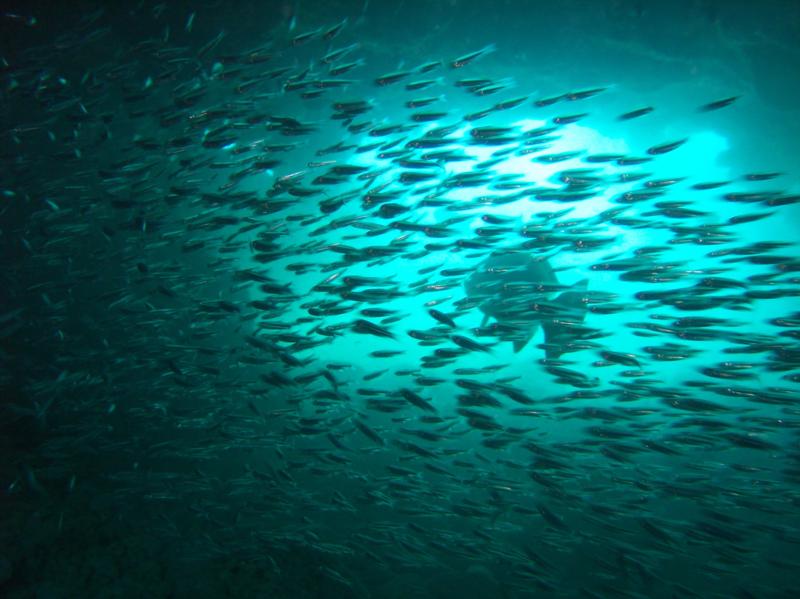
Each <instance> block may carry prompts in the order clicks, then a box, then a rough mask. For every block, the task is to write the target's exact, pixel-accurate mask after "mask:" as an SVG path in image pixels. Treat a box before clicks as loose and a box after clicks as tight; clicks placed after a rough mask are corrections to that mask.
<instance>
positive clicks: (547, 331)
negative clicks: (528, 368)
mask: <svg viewBox="0 0 800 599" xmlns="http://www.w3.org/2000/svg"><path fill="white" fill-rule="evenodd" d="M465 289H466V292H467V296H468V297H469V298H470V299H471V300H476V301H478V302H479V303H478V307H479V309H480V310H481V312H483V315H484V316H483V322H482V323H481V329H485V328H486V327H487V326H488V327H489V328H490V329H495V330H497V331H498V332H499V333H500V334H501V335H502V338H503V339H506V340H510V341H511V342H512V343H513V344H514V352H519V351H521V350H522V349H523V348H524V347H525V346H526V345H527V344H528V342H529V341H530V340H531V338H532V337H533V336H534V335H535V334H536V331H537V330H538V328H539V326H541V327H542V329H543V331H544V337H545V343H544V347H545V352H546V355H547V357H548V358H557V357H558V356H560V355H561V354H562V353H564V352H563V351H562V346H563V344H564V343H566V342H568V341H569V340H570V339H571V338H572V332H573V327H574V326H575V325H576V324H578V323H581V322H583V320H584V317H585V316H586V305H585V303H584V295H585V293H584V292H585V290H586V281H585V280H584V281H581V282H579V283H577V284H576V285H574V286H571V287H567V286H564V285H561V284H560V283H559V281H558V278H557V277H556V273H555V271H554V270H553V267H552V266H551V265H550V263H549V262H548V260H547V259H546V258H545V257H543V256H534V255H531V254H530V253H527V252H517V251H513V250H499V251H495V252H492V253H491V254H490V255H489V257H488V258H487V259H486V260H484V261H483V262H482V263H481V264H480V265H479V266H478V268H477V269H476V270H475V272H474V273H472V275H471V276H470V277H469V278H468V279H467V281H466V283H465ZM492 319H493V320H494V321H495V322H494V323H493V324H491V325H490V324H489V322H490V320H492Z"/></svg>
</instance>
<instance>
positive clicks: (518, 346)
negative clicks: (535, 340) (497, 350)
mask: <svg viewBox="0 0 800 599" xmlns="http://www.w3.org/2000/svg"><path fill="white" fill-rule="evenodd" d="M530 340H531V338H530V337H528V338H527V339H517V340H515V341H514V353H515V354H518V353H519V352H520V351H522V349H523V348H524V347H525V346H526V345H528V341H530Z"/></svg>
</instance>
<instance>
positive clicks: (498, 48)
mask: <svg viewBox="0 0 800 599" xmlns="http://www.w3.org/2000/svg"><path fill="white" fill-rule="evenodd" d="M148 6H149V5H148ZM163 6H164V5H155V7H150V10H152V11H153V12H154V13H156V12H158V11H159V10H163ZM159 7H161V8H159ZM198 14H199V15H200V16H198V17H197V18H196V15H195V13H194V12H191V13H190V14H187V15H186V17H185V20H184V21H183V27H182V28H181V29H180V30H174V29H173V30H170V29H169V28H165V29H163V30H161V31H157V32H156V33H155V34H153V32H147V33H146V34H145V33H144V32H141V33H140V34H131V36H129V37H128V38H127V39H125V40H116V41H114V40H112V28H111V27H110V26H109V25H107V24H106V23H105V13H104V11H102V10H99V11H97V12H94V13H86V14H83V15H82V16H81V17H80V19H79V22H78V24H77V25H76V26H75V27H74V28H72V29H70V30H69V31H68V32H67V33H63V34H60V35H59V36H57V37H56V38H55V39H52V40H50V41H49V43H47V44H44V45H31V46H30V47H23V48H16V49H15V50H14V51H13V52H12V51H9V52H6V54H5V56H4V57H3V58H2V64H0V87H2V99H3V100H2V101H3V116H2V130H1V131H0V137H1V138H2V158H3V164H4V169H3V170H4V172H3V173H2V175H0V195H1V196H2V204H0V225H1V226H2V230H1V231H0V243H2V252H3V255H2V258H0V260H1V261H2V269H0V277H2V279H1V280H2V287H3V289H2V295H1V296H0V297H2V298H3V302H2V305H0V343H2V345H0V355H2V358H3V360H2V362H3V367H2V369H0V385H1V386H2V389H3V390H4V391H3V398H2V400H0V410H2V420H3V429H2V435H3V437H4V438H5V440H4V441H3V446H2V448H0V449H2V451H3V453H4V454H5V455H7V456H9V459H5V460H4V462H5V463H4V464H3V465H2V466H0V476H2V483H3V494H4V501H5V503H6V505H7V506H8V509H7V510H5V511H6V514H5V515H4V516H2V522H3V526H2V529H3V530H4V532H2V533H1V534H0V540H2V541H3V546H4V547H5V548H4V549H2V550H0V566H2V567H0V570H3V571H5V570H7V572H8V573H7V574H2V576H0V590H2V589H3V587H4V586H5V587H6V588H5V591H6V592H7V593H8V596H13V592H19V591H18V589H19V588H23V587H26V585H31V584H33V582H34V581H35V574H33V571H34V570H35V569H37V568H40V567H41V568H45V570H43V571H45V572H49V574H48V576H50V578H57V577H58V574H57V572H59V570H58V569H57V567H56V566H53V565H52V563H53V561H56V562H57V561H58V559H56V558H51V560H52V561H51V562H50V564H51V565H50V566H48V567H49V568H50V570H47V569H46V568H47V567H45V566H34V565H33V564H35V563H36V562H35V560H36V559H37V558H35V557H32V556H34V555H38V553H37V552H41V551H42V547H44V548H47V550H49V551H52V552H53V553H54V554H56V555H61V554H62V552H65V551H67V549H65V547H72V549H70V551H72V552H73V553H74V552H75V551H79V549H76V547H84V546H90V547H91V546H93V545H95V544H97V543H102V542H103V541H101V540H98V537H99V536H101V535H106V537H110V538H112V539H113V538H117V537H118V536H125V535H132V534H135V533H134V532H133V531H137V530H139V531H140V532H139V533H138V534H145V533H143V532H141V531H145V530H146V531H147V533H146V534H147V535H149V538H152V539H153V542H152V545H151V547H150V549H149V551H150V554H149V556H150V558H148V553H147V552H144V553H142V554H140V555H139V557H137V559H135V560H134V559H132V558H131V556H132V555H136V554H135V553H132V552H135V550H134V549H131V548H129V549H128V552H129V553H128V554H126V553H125V552H121V553H118V554H114V555H113V556H112V557H109V558H108V563H106V565H105V566H104V567H103V568H102V569H101V568H97V569H96V570H95V569H92V568H90V567H89V566H87V565H86V561H85V560H77V562H79V563H77V564H76V562H75V561H72V562H65V563H68V564H69V566H65V568H66V567H68V568H70V569H71V570H72V571H74V572H75V573H76V574H75V575H74V576H75V578H74V581H73V583H74V584H77V585H79V586H80V585H87V586H88V585H92V584H95V583H97V581H98V580H100V581H105V582H101V583H100V584H108V585H121V584H123V582H120V581H121V580H127V582H125V583H124V584H130V585H136V584H142V585H145V586H147V587H148V588H150V589H157V590H155V591H154V594H153V595H151V596H181V595H180V592H179V590H176V588H175V584H177V583H175V581H174V580H173V579H172V577H173V574H171V573H170V572H171V571H173V572H174V571H180V568H186V571H187V572H188V571H190V569H191V568H195V567H196V568H198V570H201V569H203V568H213V567H218V568H219V567H221V566H220V564H223V565H224V567H226V568H228V569H232V568H234V569H233V570H230V571H231V572H236V573H237V574H236V576H239V577H240V579H241V580H242V581H246V582H241V583H239V584H242V585H245V586H242V587H237V586H235V585H236V584H237V583H235V582H229V583H226V584H229V585H231V586H229V587H228V591H227V592H228V593H229V594H228V595H227V596H242V597H244V596H273V597H282V596H289V595H290V594H291V595H293V596H295V597H306V596H308V597H312V596H313V597H356V598H362V597H375V598H382V597H389V598H391V597H449V596H459V597H469V596H481V595H482V594H483V593H488V594H484V595H482V596H487V597H488V596H495V597H508V598H516V597H550V596H554V597H556V596H558V597H561V596H564V597H586V598H595V597H597V598H599V597H682V598H683V597H686V598H689V597H703V598H706V597H740V598H749V597H773V596H774V597H779V596H781V597H788V596H800V586H798V583H797V582H796V581H792V573H793V572H796V571H797V570H798V569H799V568H800V558H798V550H800V517H799V515H800V492H798V483H800V436H799V435H798V430H800V385H799V384H798V383H800V304H797V303H796V302H797V300H796V298H797V297H798V296H799V295H800V276H799V275H798V273H800V254H798V251H797V243H796V240H793V239H778V238H776V237H775V236H774V235H773V233H772V226H773V225H774V224H775V223H778V222H786V221H785V219H792V218H796V217H797V215H798V208H797V206H798V204H800V194H798V193H793V192H792V191H791V188H792V185H795V186H796V184H797V180H796V176H797V173H784V172H778V171H774V172H764V171H761V170H757V171H754V172H742V173H738V174H736V175H735V176H732V177H731V178H730V179H728V180H708V179H707V178H706V177H705V176H704V173H703V172H692V170H691V165H688V168H684V169H683V170H681V171H680V172H675V170H674V167H672V168H667V169H665V168H664V167H662V164H674V163H667V162H665V161H666V160H668V159H670V158H673V157H675V156H680V153H681V152H688V151H689V150H690V149H691V148H692V144H693V143H694V142H695V140H693V137H692V131H691V130H687V131H686V132H685V134H684V135H678V136H675V137H672V138H655V139H651V140H650V141H649V142H647V143H644V144H641V146H638V145H637V147H636V149H635V151H630V152H595V151H592V150H590V149H588V148H587V147H583V146H581V145H579V144H578V143H576V142H571V141H570V140H571V139H574V137H571V136H573V135H574V134H575V132H580V131H585V128H587V127H592V126H593V122H594V119H595V115H596V114H597V113H598V112H600V113H602V112H603V110H604V108H603V106H604V101H605V100H604V98H606V97H607V96H610V95H614V94H619V93H620V92H619V90H616V89H614V86H613V84H608V83H604V84H603V85H592V82H589V85H587V86H586V87H584V88H580V89H562V90H546V91H539V90H538V89H537V87H538V86H537V84H536V82H535V81H533V82H531V81H526V82H525V84H522V83H519V82H514V80H513V79H512V78H511V77H508V78H506V77H500V78H498V77H497V76H496V75H495V74H496V72H497V67H496V66H493V68H492V69H488V68H487V67H485V66H483V65H487V64H492V65H497V64H501V65H502V64H503V63H502V60H503V56H502V54H503V49H502V43H501V41H499V40H498V41H497V42H496V44H497V45H495V44H493V43H490V42H491V40H487V43H486V44H485V45H483V46H480V47H475V48H463V47H457V48H456V49H455V51H453V48H452V47H450V46H448V45H443V46H442V50H441V56H436V57H429V60H425V61H420V62H419V63H413V64H412V63H411V61H404V62H402V63H400V66H399V67H397V68H396V69H394V70H391V69H383V68H381V67H379V66H378V67H376V66H373V64H372V62H371V60H370V55H369V52H368V44H367V43H366V41H365V40H363V39H361V38H359V36H358V35H357V31H359V30H357V29H356V28H355V27H354V24H353V23H352V19H342V20H339V21H336V22H330V23H325V24H319V26H315V27H313V28H310V29H308V30H303V29H298V28H295V24H294V22H292V24H291V27H289V28H288V31H287V28H283V29H280V30H276V31H273V32H272V33H271V34H270V35H269V37H268V38H265V39H264V41H263V43H262V44H260V45H257V46H255V47H250V46H246V47H243V46H242V45H241V43H239V42H237V41H236V39H234V38H235V36H233V35H229V34H228V33H227V32H226V31H224V30H222V31H219V32H218V34H216V35H214V36H212V37H209V38H204V39H202V40H199V39H198V36H197V28H198V20H199V19H200V18H201V17H202V16H204V15H202V13H201V12H198ZM205 17H206V19H208V18H210V17H209V16H208V15H205ZM8 19H12V20H13V22H14V24H15V25H17V26H18V27H20V28H24V27H30V28H34V27H36V26H38V25H37V23H36V22H35V20H34V21H33V22H31V19H30V18H28V17H24V16H19V15H12V16H9V14H6V20H8ZM193 30H194V31H193ZM106 48H108V49H107V50H106ZM490 61H494V62H490ZM484 69H485V70H487V71H490V72H491V74H486V73H485V72H484ZM524 85H530V86H531V89H525V88H524ZM744 100H745V98H740V97H739V95H738V94H737V93H736V92H735V91H734V92H732V93H731V94H730V95H727V96H724V97H720V98H714V97H712V98H707V99H705V100H704V101H703V102H699V103H698V104H697V106H696V107H695V112H694V114H693V115H692V116H693V118H696V119H708V122H709V123H711V124H712V125H713V120H712V119H713V118H715V116H716V115H717V114H718V112H717V111H720V113H719V114H721V113H722V112H721V111H736V110H739V108H740V105H741V103H742V102H743V101H744ZM612 116H613V118H612V119H611V120H610V122H612V123H617V124H619V125H620V126H623V125H624V126H625V127H635V126H636V125H637V124H638V123H640V122H641V123H644V122H645V121H647V120H651V119H658V118H659V106H641V105H630V107H629V109H628V110H626V111H624V112H620V113H619V114H614V115H612ZM743 116H744V115H743ZM529 122H534V123H535V124H533V125H529V124H526V123H529ZM607 122H609V119H607V118H606V119H604V120H602V119H601V120H599V121H598V123H599V124H598V125H597V128H598V129H600V128H601V127H602V126H604V125H602V123H607ZM524 165H527V166H524ZM596 206H600V208H597V209H595V207H596ZM34 513H35V515H36V516H35V518H34V517H33V516H32V514H34ZM101 531H102V532H101ZM115 531H116V532H115ZM119 531H124V532H119ZM115 535H116V536H115ZM23 538H25V539H27V540H26V541H25V542H21V541H20V539H23ZM104 538H105V537H104ZM155 539H157V541H156V540H155ZM159 552H161V553H159ZM166 555H178V557H175V558H170V559H174V560H175V561H176V562H177V563H178V564H182V565H181V566H173V569H172V570H171V569H170V568H168V567H164V566H160V567H159V566H156V565H153V566H152V568H149V567H148V566H147V564H151V563H152V564H155V563H156V561H158V562H162V561H165V560H167V558H166V557H165V556H166ZM63 559H64V560H66V559H67V558H63ZM73 559H74V558H73ZM148 559H152V562H151V561H148ZM132 562H137V565H135V566H132V565H131V563H132ZM207 564H216V566H207ZM131 568H133V570H132V569H131ZM131 572H135V573H136V578H138V579H139V580H138V581H133V580H128V579H130V578H133V576H132V574H131ZM104 576H105V577H107V580H106V578H103V577H104ZM197 576H201V574H197ZM231 577H232V579H233V578H235V576H234V575H233V574H231ZM145 581H146V582H145ZM468 581H472V585H473V587H472V588H473V591H474V594H473V595H470V594H468V591H467V589H466V588H465V587H467V584H468ZM63 584H66V583H63ZM184 584H188V583H184ZM14 585H17V586H14ZM247 585H251V586H247ZM459 585H462V586H459ZM119 588H120V589H122V588H124V587H119ZM131 588H134V587H133V586H132V587H131ZM448 588H449V589H450V592H448V591H447V589H448ZM165 589H171V592H172V593H175V594H173V595H169V594H168V593H167V591H165ZM231 589H234V590H231ZM478 589H484V590H478ZM486 589H489V590H486ZM701 589H702V590H701ZM120 592H121V593H122V594H120V595H105V596H127V595H125V594H124V592H122V591H120ZM259 592H263V593H267V592H268V593H269V594H268V595H264V594H259ZM220 593H221V591H220ZM4 594H5V593H4ZM19 596H20V597H22V596H27V595H24V594H20V595H19ZM86 596H90V595H86ZM91 596H94V595H91ZM97 596H100V595H97ZM131 596H134V593H133V591H131ZM138 596H141V595H138ZM216 596H225V595H223V594H218V595H216Z"/></svg>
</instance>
